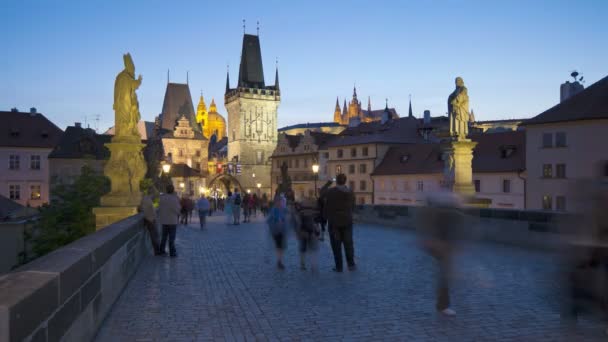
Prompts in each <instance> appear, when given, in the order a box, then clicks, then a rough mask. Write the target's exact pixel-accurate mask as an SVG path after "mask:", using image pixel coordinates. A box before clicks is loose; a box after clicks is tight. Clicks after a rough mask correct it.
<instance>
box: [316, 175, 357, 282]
mask: <svg viewBox="0 0 608 342" xmlns="http://www.w3.org/2000/svg"><path fill="white" fill-rule="evenodd" d="M327 187H328V186H327ZM327 187H326V188H327ZM323 195H324V196H325V216H326V217H327V221H328V222H329V235H330V241H331V249H332V251H333V254H334V262H335V268H334V269H333V270H334V271H335V272H342V246H344V254H345V255H346V263H347V265H348V269H349V271H354V270H355V269H356V268H357V266H356V265H355V251H354V246H353V210H354V207H355V196H354V195H353V192H352V191H351V190H350V189H349V188H348V187H347V186H346V175H344V174H343V173H341V174H339V175H338V176H336V186H334V187H332V188H329V189H327V190H326V191H325V193H324V194H323Z"/></svg>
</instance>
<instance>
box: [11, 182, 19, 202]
mask: <svg viewBox="0 0 608 342" xmlns="http://www.w3.org/2000/svg"><path fill="white" fill-rule="evenodd" d="M8 198H10V199H12V200H13V201H18V200H20V199H21V185H18V184H13V185H9V186H8Z"/></svg>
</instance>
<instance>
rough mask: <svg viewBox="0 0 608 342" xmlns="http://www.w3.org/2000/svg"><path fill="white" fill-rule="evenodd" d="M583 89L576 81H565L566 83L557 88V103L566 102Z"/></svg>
mask: <svg viewBox="0 0 608 342" xmlns="http://www.w3.org/2000/svg"><path fill="white" fill-rule="evenodd" d="M584 89H585V87H584V86H583V85H582V84H580V83H579V82H578V81H575V82H570V81H566V83H562V85H561V86H560V87H559V102H564V101H566V100H567V99H569V98H570V97H572V96H574V95H576V94H578V93H580V92H581V91H583V90H584Z"/></svg>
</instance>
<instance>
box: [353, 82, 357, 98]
mask: <svg viewBox="0 0 608 342" xmlns="http://www.w3.org/2000/svg"><path fill="white" fill-rule="evenodd" d="M356 98H357V84H356V83H355V85H354V86H353V99H356Z"/></svg>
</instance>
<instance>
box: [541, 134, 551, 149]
mask: <svg viewBox="0 0 608 342" xmlns="http://www.w3.org/2000/svg"><path fill="white" fill-rule="evenodd" d="M551 147H553V134H552V133H543V148H551Z"/></svg>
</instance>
